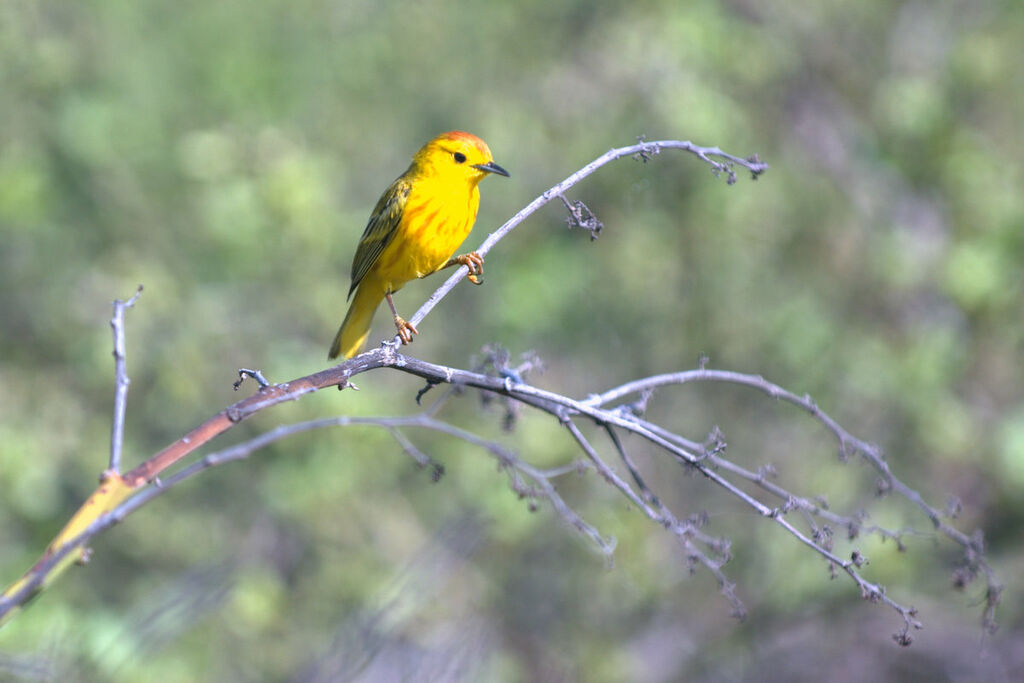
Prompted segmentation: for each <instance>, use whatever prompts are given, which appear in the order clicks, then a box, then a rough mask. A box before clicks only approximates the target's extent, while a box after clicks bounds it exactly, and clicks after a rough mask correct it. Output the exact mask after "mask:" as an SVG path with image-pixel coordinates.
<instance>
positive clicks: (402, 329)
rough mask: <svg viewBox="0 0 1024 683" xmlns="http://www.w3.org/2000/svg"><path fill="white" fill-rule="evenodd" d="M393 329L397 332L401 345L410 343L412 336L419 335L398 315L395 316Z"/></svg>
mask: <svg viewBox="0 0 1024 683" xmlns="http://www.w3.org/2000/svg"><path fill="white" fill-rule="evenodd" d="M395 329H397V330H398V336H399V337H400V338H401V339H402V343H403V344H409V343H412V335H414V334H419V333H420V331H419V330H417V329H416V327H415V326H414V325H413V324H412V323H411V322H409V321H408V320H406V319H405V318H403V317H402V316H400V315H395Z"/></svg>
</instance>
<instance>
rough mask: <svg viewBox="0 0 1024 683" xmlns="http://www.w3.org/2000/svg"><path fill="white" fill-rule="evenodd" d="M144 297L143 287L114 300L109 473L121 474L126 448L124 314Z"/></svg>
mask: <svg viewBox="0 0 1024 683" xmlns="http://www.w3.org/2000/svg"><path fill="white" fill-rule="evenodd" d="M141 295H142V285H139V288H138V289H136V290H135V294H133V295H132V297H131V298H130V299H128V300H127V301H121V300H120V299H115V300H114V315H113V317H111V318H110V327H111V329H112V330H113V333H114V421H113V423H112V424H111V426H110V462H109V464H108V465H107V472H108V473H112V474H119V473H120V472H121V450H122V448H123V446H124V415H125V411H126V410H127V406H128V385H129V384H130V383H131V380H129V379H128V373H127V371H126V370H125V341H124V312H125V311H126V310H127V309H129V308H131V307H132V306H134V305H135V302H136V301H138V299H139V296H141Z"/></svg>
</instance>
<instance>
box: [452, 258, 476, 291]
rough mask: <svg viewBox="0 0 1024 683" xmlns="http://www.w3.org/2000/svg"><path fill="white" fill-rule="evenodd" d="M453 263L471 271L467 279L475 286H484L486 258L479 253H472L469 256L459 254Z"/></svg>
mask: <svg viewBox="0 0 1024 683" xmlns="http://www.w3.org/2000/svg"><path fill="white" fill-rule="evenodd" d="M452 262H453V263H457V264H458V265H460V266H466V268H468V269H469V273H468V274H467V275H466V279H467V280H469V281H470V282H472V283H473V284H474V285H482V284H483V283H484V278H483V275H484V257H483V256H481V255H480V254H478V253H477V252H475V251H471V252H469V253H468V254H459V255H458V256H456V257H455V258H453V259H452Z"/></svg>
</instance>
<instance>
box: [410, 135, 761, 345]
mask: <svg viewBox="0 0 1024 683" xmlns="http://www.w3.org/2000/svg"><path fill="white" fill-rule="evenodd" d="M663 149H679V150H683V151H685V152H690V153H691V154H693V155H695V156H696V157H697V158H698V159H700V160H701V161H703V162H704V163H706V164H708V165H710V166H711V170H712V172H713V173H714V174H715V175H716V176H717V175H719V174H721V173H725V174H727V182H728V183H729V184H730V185H732V184H733V183H734V182H736V173H735V171H734V170H733V167H734V166H742V167H743V168H746V169H747V170H749V171H750V173H751V176H752V177H753V178H757V177H758V176H759V175H760V174H762V173H764V172H765V171H767V170H768V164H766V163H764V162H762V161H761V160H760V159H758V158H757V155H753V156H751V157H750V158H747V159H741V158H739V157H736V156H733V155H731V154H728V153H726V152H723V151H722V150H720V149H719V148H718V147H700V146H698V145H695V144H693V143H692V142H689V141H682V140H658V141H654V142H645V141H643V140H641V141H639V142H638V143H637V144H635V145H630V146H629V147H619V148H617V149H611V150H608V151H607V152H605V153H604V154H602V155H601V156H599V157H598V158H596V159H594V160H593V161H591V162H590V163H589V164H587V165H586V166H584V167H583V168H581V169H580V170H578V171H576V172H575V173H573V174H572V175H570V176H569V177H567V178H566V179H565V180H563V181H562V182H560V183H558V184H556V185H553V186H552V187H551V188H549V189H548V190H546V191H544V192H543V193H541V194H540V196H538V197H537V198H536V199H534V200H533V201H532V202H530V203H529V204H527V205H526V206H525V207H523V208H522V209H521V210H520V211H519V212H518V213H516V215H514V216H512V218H510V219H508V220H507V221H505V223H504V224H503V225H502V226H501V227H500V228H498V229H497V230H495V231H494V232H492V233H491V234H490V235H488V236H487V239H485V240H484V241H483V244H481V245H480V246H479V247H477V248H476V249H475V250H474V251H475V252H476V253H478V254H480V255H481V256H485V255H487V253H488V252H489V251H490V250H491V249H493V248H494V245H496V244H497V243H498V242H500V241H501V240H502V239H503V238H504V237H505V235H507V234H508V233H510V232H512V230H513V229H515V228H516V226H518V225H519V224H520V223H522V222H523V221H525V220H526V219H527V218H529V217H530V216H532V215H533V214H534V213H536V212H537V210H538V209H540V208H541V207H542V206H544V205H545V204H547V203H548V202H550V201H551V200H553V199H560V200H561V201H563V202H565V204H566V206H567V207H568V208H569V211H570V215H571V216H573V217H576V214H577V211H578V212H579V216H578V218H579V220H580V221H582V222H580V223H579V225H580V227H585V228H586V229H587V230H589V231H590V233H591V237H592V238H593V237H595V236H596V234H597V233H598V232H600V227H598V225H599V224H600V221H598V220H597V218H596V217H595V216H594V215H593V213H590V210H589V209H586V207H585V205H583V204H582V203H581V202H580V203H578V204H571V203H570V202H569V201H568V200H567V199H566V198H565V192H566V190H568V189H569V188H571V187H573V186H574V185H577V184H578V183H579V182H580V181H581V180H583V179H584V178H586V177H588V176H589V175H591V174H592V173H594V171H596V170H597V169H599V168H601V167H602V166H604V165H605V164H608V163H610V162H612V161H616V160H618V159H623V158H627V157H633V158H637V159H640V160H642V161H645V162H646V161H647V160H648V159H651V158H652V157H654V156H656V155H658V154H659V153H660V152H661V150H663ZM712 157H718V158H720V159H723V160H724V161H715V160H714V159H713V158H712ZM588 214H589V215H588ZM571 224H572V222H571V221H570V225H571ZM467 273H469V269H468V268H467V267H466V266H460V267H459V268H457V269H456V270H455V272H454V273H452V275H451V276H450V277H449V278H448V279H447V280H445V281H444V284H442V285H441V286H440V287H438V288H437V289H436V290H435V291H434V293H433V294H431V295H430V297H429V298H428V299H427V300H426V301H425V302H424V303H423V305H422V306H420V308H419V310H418V311H416V313H415V314H414V315H413V316H412V318H410V319H409V322H410V323H412V324H413V325H419V323H420V322H422V321H423V319H424V318H425V317H426V316H427V314H428V313H430V311H432V310H433V309H434V307H435V306H437V304H438V303H440V302H441V299H443V298H444V297H446V296H447V295H448V293H449V292H450V291H452V290H453V289H454V288H455V286H456V285H457V284H459V282H461V281H462V280H463V279H465V277H466V274H467ZM400 341H401V340H400V339H399V338H398V335H395V337H393V338H392V340H391V342H390V343H391V344H392V345H394V346H395V347H396V348H397V347H398V344H399V343H400Z"/></svg>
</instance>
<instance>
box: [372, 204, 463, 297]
mask: <svg viewBox="0 0 1024 683" xmlns="http://www.w3.org/2000/svg"><path fill="white" fill-rule="evenodd" d="M416 194H417V193H414V194H413V195H412V196H410V197H409V201H408V203H407V204H406V207H405V210H404V212H403V216H402V221H401V223H400V224H399V228H398V234H396V235H395V236H394V238H393V239H392V240H391V242H390V243H389V244H388V246H387V247H385V249H384V251H383V252H382V253H381V255H380V258H379V259H378V261H377V263H376V264H375V265H374V270H376V271H377V276H378V278H377V279H379V281H380V282H381V284H382V285H383V286H384V288H385V290H388V289H390V291H392V292H397V291H398V290H399V289H401V287H402V285H404V284H405V283H406V282H408V281H409V280H414V279H416V278H421V277H425V276H427V275H430V274H431V273H433V272H436V271H437V270H438V269H440V268H441V267H443V266H444V265H445V264H446V263H447V262H448V259H450V258H451V257H452V256H453V255H454V254H455V250H456V249H458V248H459V246H460V245H461V244H462V243H463V242H464V241H465V240H466V237H468V236H469V233H470V231H471V230H472V229H473V223H474V222H475V221H476V212H477V208H478V206H479V202H480V195H479V194H478V193H477V191H476V188H475V187H474V188H473V191H472V192H471V193H465V192H464V193H460V194H461V196H459V194H450V195H444V194H439V193H434V194H433V195H430V194H429V193H424V194H425V195H426V196H428V197H430V198H429V199H427V200H426V201H418V200H419V199H420V197H417V196H416Z"/></svg>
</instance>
